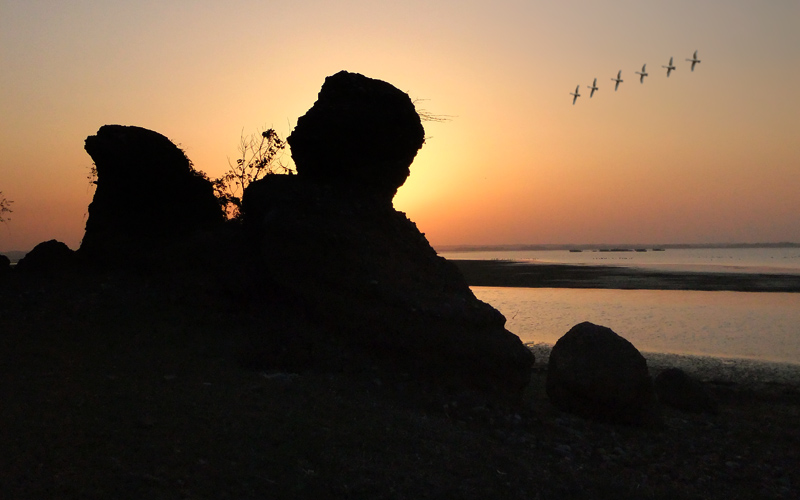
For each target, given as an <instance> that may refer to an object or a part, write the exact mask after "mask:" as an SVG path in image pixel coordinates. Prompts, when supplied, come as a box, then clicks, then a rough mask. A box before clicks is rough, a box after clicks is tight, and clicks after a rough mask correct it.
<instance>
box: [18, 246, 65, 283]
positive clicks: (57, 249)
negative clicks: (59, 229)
mask: <svg viewBox="0 0 800 500" xmlns="http://www.w3.org/2000/svg"><path fill="white" fill-rule="evenodd" d="M75 265H76V257H75V252H74V251H72V249H70V248H69V247H68V246H67V245H66V243H62V242H60V241H56V240H50V241H44V242H42V243H39V244H38V245H36V246H35V247H33V250H31V251H30V252H28V253H27V254H25V257H23V258H21V259H20V260H19V262H17V265H16V268H15V270H16V271H17V272H24V273H38V274H49V275H50V274H58V273H62V272H65V271H69V270H73V269H74V268H75Z"/></svg>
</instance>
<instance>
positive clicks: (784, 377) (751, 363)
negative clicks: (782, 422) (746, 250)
mask: <svg viewBox="0 0 800 500" xmlns="http://www.w3.org/2000/svg"><path fill="white" fill-rule="evenodd" d="M525 345H526V346H527V347H528V348H529V349H530V350H531V351H532V352H533V354H534V356H535V357H536V362H535V364H534V370H539V371H546V370H547V361H548V359H549V357H550V351H551V350H552V348H553V346H552V345H550V344H546V343H538V342H537V343H533V342H528V343H526V344H525ZM641 353H642V356H644V358H645V360H647V367H648V369H649V371H650V375H651V376H652V377H655V376H656V375H657V374H658V373H659V372H661V371H663V370H665V369H667V368H680V369H681V370H683V371H685V372H686V373H688V374H690V375H692V376H693V377H695V378H697V379H698V380H701V381H703V382H706V383H711V384H717V385H725V386H738V387H739V388H742V389H747V390H751V391H760V392H772V391H778V390H782V389H785V388H795V389H800V364H798V363H790V362H780V361H765V360H760V359H751V358H729V357H722V356H704V355H696V354H675V353H663V352H647V351H641Z"/></svg>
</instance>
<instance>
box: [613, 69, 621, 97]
mask: <svg viewBox="0 0 800 500" xmlns="http://www.w3.org/2000/svg"><path fill="white" fill-rule="evenodd" d="M621 75H622V70H619V71H617V77H616V78H612V79H611V81H613V82H617V83H616V85H614V92H616V91H617V89H618V88H619V84H620V83H622V78H621Z"/></svg>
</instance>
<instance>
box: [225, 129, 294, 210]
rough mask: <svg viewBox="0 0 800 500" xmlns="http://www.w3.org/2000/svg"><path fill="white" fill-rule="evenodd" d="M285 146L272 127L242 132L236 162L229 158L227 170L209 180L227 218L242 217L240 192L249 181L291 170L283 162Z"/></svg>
mask: <svg viewBox="0 0 800 500" xmlns="http://www.w3.org/2000/svg"><path fill="white" fill-rule="evenodd" d="M285 149H286V141H285V140H283V139H281V138H280V136H279V135H278V133H277V132H275V130H274V129H271V128H270V129H267V130H265V131H264V132H261V133H260V134H253V135H250V136H245V135H244V134H242V138H241V142H240V144H239V158H237V159H236V164H235V165H234V164H232V163H231V162H230V160H228V165H229V166H230V169H229V170H228V171H227V172H226V173H225V174H224V175H223V176H222V177H220V178H218V179H214V180H213V181H212V182H213V183H214V192H215V194H216V196H217V198H218V199H219V200H220V204H221V205H222V206H223V208H224V210H225V213H226V214H227V216H228V218H229V219H238V218H239V217H240V216H241V208H242V193H243V192H244V190H245V188H246V187H247V186H249V185H250V184H251V183H253V182H255V181H257V180H259V179H262V178H264V177H265V176H267V175H271V174H290V175H291V174H293V173H294V171H293V170H292V168H291V167H289V166H287V165H285V164H284V163H283V153H284V150H285Z"/></svg>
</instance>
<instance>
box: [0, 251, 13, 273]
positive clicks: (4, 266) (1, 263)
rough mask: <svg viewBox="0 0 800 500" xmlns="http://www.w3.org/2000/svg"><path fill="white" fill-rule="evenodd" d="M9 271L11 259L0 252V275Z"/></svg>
mask: <svg viewBox="0 0 800 500" xmlns="http://www.w3.org/2000/svg"><path fill="white" fill-rule="evenodd" d="M10 272H11V259H9V258H8V257H6V256H5V255H3V254H0V276H5V275H7V274H8V273H10Z"/></svg>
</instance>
